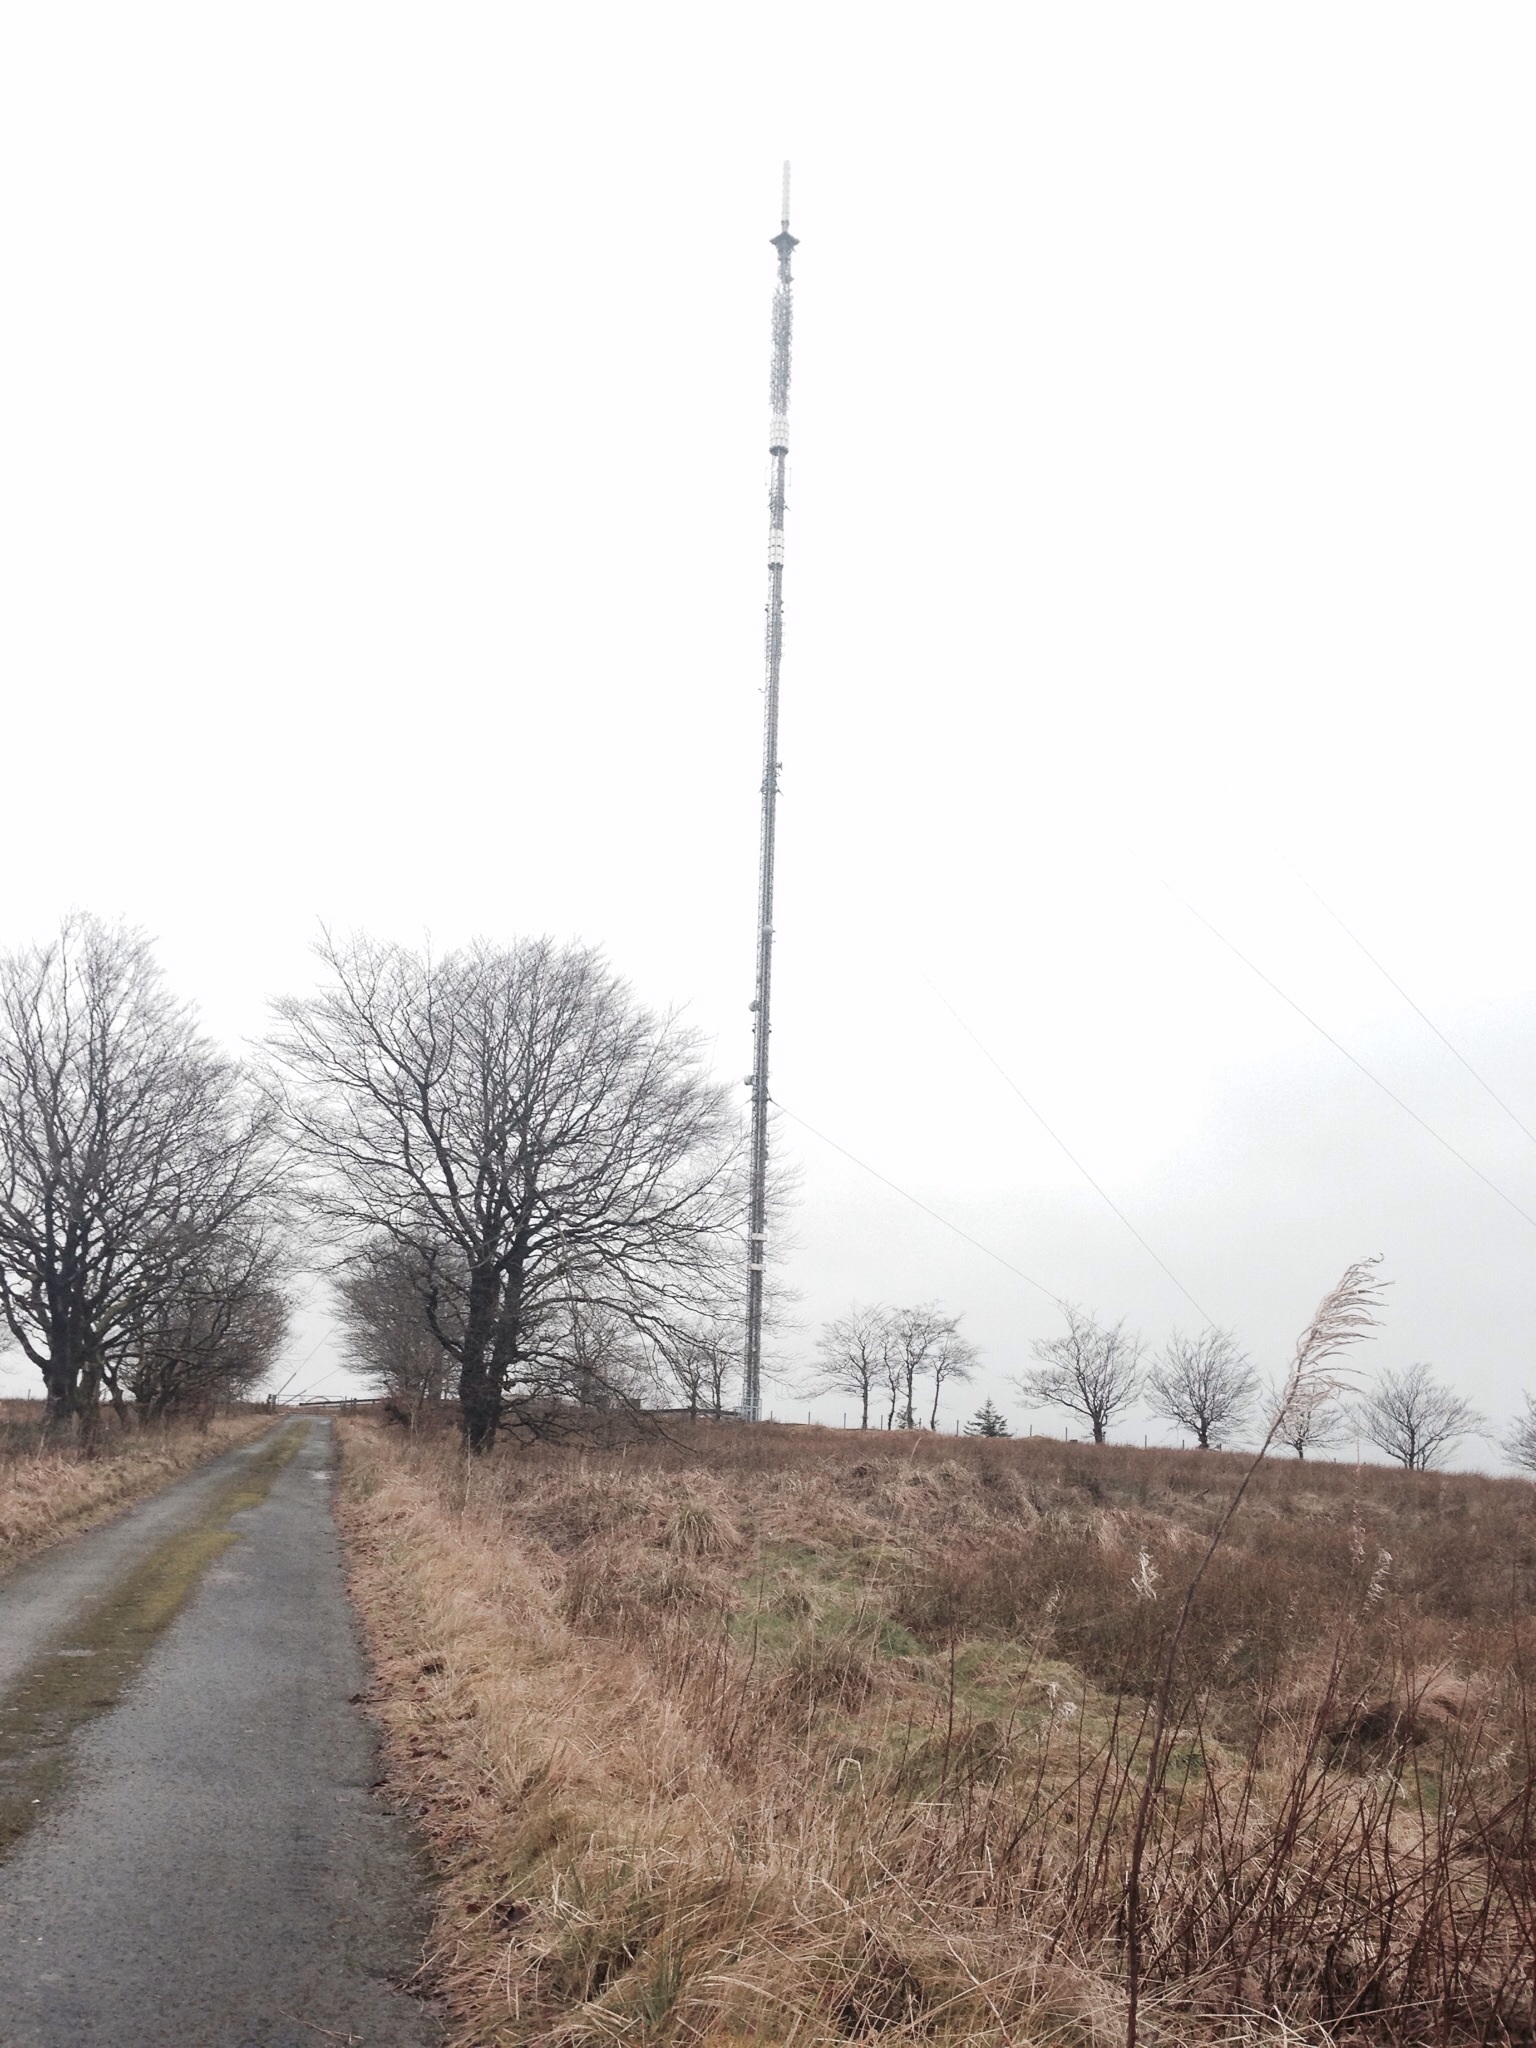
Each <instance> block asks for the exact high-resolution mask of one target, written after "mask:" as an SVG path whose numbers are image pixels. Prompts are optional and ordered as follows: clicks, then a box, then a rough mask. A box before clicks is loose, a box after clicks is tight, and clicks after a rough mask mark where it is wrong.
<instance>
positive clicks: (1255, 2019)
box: [339, 1422, 1536, 2048]
mask: <svg viewBox="0 0 1536 2048" xmlns="http://www.w3.org/2000/svg"><path fill="white" fill-rule="evenodd" d="M342 1441H343V1446H344V1451H343V1474H342V1486H341V1489H340V1495H339V1513H340V1515H341V1519H342V1523H343V1529H344V1533H345V1536H346V1540H347V1543H348V1549H349V1556H350V1561H351V1570H352V1578H353V1588H354V1594H355V1597H356V1600H357V1603H358V1607H359V1611H360V1613H361V1614H362V1616H363V1619H364V1624H365V1627H366V1629H367V1632H368V1636H369V1641H370V1646H371V1650H372V1654H373V1658H374V1666H375V1673H376V1702H375V1709H376V1712H377V1714H378V1717H379V1720H380V1722H381V1724H382V1728H383V1732H384V1741H385V1754H386V1767H387V1772H388V1782H389V1784H390V1787H391V1789H392V1790H393V1791H394V1792H395V1793H396V1794H397V1795H398V1796H399V1797H401V1798H402V1799H403V1800H404V1801H405V1802H406V1803H407V1804H408V1805H409V1806H410V1807H411V1809H412V1810H413V1811H414V1812H415V1814H416V1816H417V1817H418V1820H419V1822H420V1825H421V1827H422V1829H423V1831H424V1834H425V1836H426V1839H427V1842H428V1845H429V1849H430V1852H431V1855H432V1857H433V1860H434V1863H435V1866H436V1869H437V1873H438V1876H439V1880H440V1889H439V1901H440V1903H439V1910H438V1919H437V1927H436V1932H435V1937H434V1942H433V1948H432V1953H431V1956H430V1959H429V1962H428V1965H427V1970H428V1975H429V1977H430V1980H431V1987H432V1989H433V1990H434V1991H436V1992H437V1993H438V1994H439V1995H440V1996H441V1997H442V1998H443V1999H444V2000H445V2002H446V2004H447V2006H448V2008H449V2010H450V2012H451V2013H452V2014H453V2016H454V2023H455V2029H456V2031H455V2036H454V2038H455V2041H456V2042H457V2043H458V2044H460V2048H475V2044H490V2043H498V2044H514V2043H525V2042H526V2043H530V2044H531V2043H535V2042H537V2043H541V2044H542V2043H560V2044H573V2048H574V2044H577V2043H581V2044H586V2043H593V2044H595V2043H598V2042H604V2043H608V2042H613V2041H615V2040H618V2039H619V2038H621V2037H623V2038H626V2039H633V2040H636V2041H646V2042H679V2043H701V2044H725V2043H746V2042H759V2043H765V2044H766V2043H786V2044H787V2043H791V2042H793V2043H795V2044H797V2048H819V2044H827V2048H831V2044H834V2043H842V2042H847V2041H860V2040H873V2039H877V2038H878V2039H882V2040H891V2039H900V2038H911V2039H913V2040H918V2039H921V2040H923V2041H927V2042H942V2043H956V2044H961V2043H963V2044H967V2048H971V2044H976V2048H979V2044H982V2043H987V2044H996V2048H1002V2044H1003V2043H1008V2044H1012V2048H1023V2044H1031V2048H1067V2044H1074V2048H1090V2044H1098V2043H1110V2042H1114V2041H1117V2040H1118V2039H1119V2038H1120V2035H1121V2032H1122V2029H1123V2025H1124V1999H1123V1993H1122V1989H1121V1984H1122V1973H1123V1960H1124V1958H1123V1942H1124V1899H1125V1869H1126V1851H1127V1843H1128V1839H1129V1831H1130V1827H1131V1823H1132V1819H1133V1815H1134V1809H1135V1806H1136V1804H1137V1801H1138V1799H1139V1796H1140V1792H1141V1788H1142V1785H1143V1783H1144V1775H1145V1764H1146V1758H1147V1752H1148V1740H1147V1737H1148V1705H1149V1700H1150V1696H1151V1689H1152V1685H1153V1682H1154V1679H1155V1674H1156V1671H1157V1669H1158V1664H1159V1658H1160V1654H1161V1648H1162V1644H1163V1642H1164V1641H1165V1634H1164V1631H1165V1629H1166V1627H1167V1624H1168V1618H1169V1610H1170V1609H1171V1608H1172V1607H1173V1606H1174V1605H1176V1602H1175V1601H1174V1600H1173V1599H1172V1598H1171V1597H1169V1595H1170V1594H1171V1592H1172V1591H1175V1590H1176V1589H1177V1588H1178V1587H1179V1586H1180V1585H1181V1584H1182V1583H1183V1581H1182V1580H1181V1578H1180V1573H1181V1571H1182V1572H1184V1574H1185V1576H1186V1577H1187V1573H1188V1568H1189V1567H1190V1566H1191V1565H1192V1562H1193V1560H1194V1559H1195V1557H1197V1556H1198V1554H1199V1549H1200V1547H1201V1544H1202V1542H1203V1540H1204V1537H1205V1535H1206V1534H1207V1533H1208V1531H1209V1528H1210V1526H1211V1523H1212V1520H1213V1518H1214V1516H1215V1515H1216V1514H1217V1513H1218V1512H1219V1510H1220V1507H1221V1504H1222V1501H1223V1499H1224V1497H1225V1492H1226V1488H1227V1486H1228V1483H1229V1480H1230V1468H1229V1466H1228V1464H1227V1463H1226V1462H1225V1461H1223V1460H1222V1459H1221V1458H1219V1457H1217V1456H1214V1455H1212V1456H1201V1455H1199V1454H1196V1453H1189V1454H1178V1453H1141V1452H1132V1451H1125V1450H1101V1451H1094V1450H1092V1449H1084V1448H1081V1447H1070V1446H1063V1445H1049V1444H1045V1443H1042V1442H1039V1441H1036V1442H1035V1443H1024V1444H1019V1443H1007V1444H991V1443H965V1444H955V1443H953V1442H949V1441H946V1440H943V1439H935V1438H931V1437H928V1436H926V1435H922V1434H919V1435H917V1436H914V1437H907V1438H901V1437H898V1438H895V1439H893V1438H890V1437H884V1438H883V1439H882V1438H878V1437H869V1438H862V1439H861V1438H860V1437H859V1436H857V1435H854V1434H851V1433H850V1434H849V1435H846V1436H845V1435H842V1434H840V1433H834V1432H817V1431H807V1430H800V1431H788V1430H782V1429H781V1430H773V1429H771V1428H763V1427H761V1426H759V1427H758V1428H757V1429H754V1430H752V1431H750V1432H748V1431H745V1430H742V1429H740V1428H737V1427H733V1426H729V1425H720V1426H716V1427H713V1428H710V1427H701V1428H699V1429H697V1430H694V1431H692V1432H683V1433H681V1434H680V1436H678V1437H676V1438H674V1439H673V1440H672V1441H670V1442H665V1443H662V1442H650V1443H631V1444H629V1445H627V1446H614V1447H612V1448H608V1449H598V1448H594V1449H592V1450H590V1451H589V1452H586V1453H579V1452H576V1451H571V1450H565V1451H561V1452H539V1451H535V1452H528V1451H517V1450H514V1449H508V1450H506V1451H503V1452H500V1453H498V1454H497V1455H496V1456H495V1457H494V1458H492V1459H489V1460H486V1461H482V1462H478V1463H475V1464H473V1465H466V1464H465V1462H464V1461H463V1459H462V1458H460V1457H459V1456H457V1455H456V1453H455V1449H454V1447H453V1445H452V1444H451V1443H450V1442H446V1441H442V1440H438V1441H435V1442H434V1441H421V1440H416V1441H411V1440H409V1439H407V1438H405V1437H404V1436H403V1435H400V1434H390V1433H388V1432H387V1431H386V1430H385V1429H384V1428H383V1427H381V1426H378V1425H374V1424H369V1423H361V1422H359V1423H354V1424H346V1425H344V1426H343V1429H342ZM1531 1498H1532V1494H1531V1489H1529V1488H1528V1487H1525V1486H1524V1485H1522V1484H1521V1483H1519V1482H1505V1481H1494V1480H1482V1479H1476V1478H1471V1477H1465V1478H1461V1477H1458V1478H1425V1479H1420V1478H1418V1477H1412V1476H1407V1475H1396V1474H1392V1473H1387V1472H1382V1471H1379V1470H1366V1471H1363V1472H1362V1471H1356V1470H1353V1469H1351V1468H1347V1467H1329V1468H1326V1469H1314V1468H1311V1467H1307V1468H1298V1467H1296V1466H1294V1465H1279V1464H1271V1465H1268V1466H1266V1468H1265V1469H1264V1470H1263V1472H1262V1473H1261V1475H1260V1479H1259V1481H1258V1483H1257V1484H1256V1487H1255V1494H1254V1498H1253V1501H1252V1506H1251V1512H1248V1511H1245V1517H1244V1520H1243V1522H1242V1524H1241V1528H1240V1530H1239V1531H1238V1532H1237V1533H1235V1535H1234V1539H1233V1544H1232V1548H1231V1550H1230V1551H1229V1552H1227V1553H1226V1554H1225V1555H1224V1558H1223V1561H1222V1563H1221V1566H1220V1568H1219V1569H1218V1570H1214V1571H1213V1573H1212V1575H1211V1577H1210V1579H1209V1581H1208V1582H1207V1585H1206V1587H1204V1588H1203V1589H1202V1594H1201V1600H1200V1606H1199V1610H1198V1614H1197V1619H1196V1626H1195V1627H1194V1628H1193V1629H1192V1630H1191V1633H1190V1636H1189V1639H1188V1644H1187V1652H1186V1654H1185V1655H1184V1657H1183V1659H1182V1661H1181V1665H1180V1671H1179V1676H1178V1686H1177V1697H1176V1700H1175V1704H1174V1711H1173V1715H1172V1718H1171V1722H1170V1728H1169V1736H1168V1741H1167V1743H1166V1745H1165V1749H1164V1752H1163V1756H1164V1766H1163V1769H1162V1770H1161V1773H1160V1776H1159V1781H1158V1784H1157V1786H1156V1787H1155V1797H1154V1800H1153V1804H1152V1822H1151V1834H1150V1840H1149V1844H1148V1850H1147V1860H1146V1864H1145V1868H1144V1872H1143V1889H1144V1896H1145V1897H1146V1899H1147V1900H1149V1901H1150V1909H1149V1916H1148V1926H1147V1943H1146V1946H1147V1989H1146V1995H1145V2002H1144V2005H1143V2036H1144V2038H1147V2039H1152V2040H1161V2041H1162V2042H1163V2043H1165V2044H1185V2043H1189V2044H1202V2048H1204V2044H1211V2043H1217V2042H1220V2043H1228V2042H1237V2041H1246V2042H1253V2043H1258V2042H1270V2041H1272V2042H1274V2043H1277V2044H1278V2043H1279V2042H1281V2041H1288V2042H1291V2043H1296V2042H1299V2041H1301V2040H1308V2041H1322V2040H1324V2039H1326V2040H1329V2041H1332V2042H1338V2043H1360V2044H1364V2043H1367V2042H1369V2043H1372V2044H1378V2043H1383V2042H1391V2043H1404V2044H1425V2048H1427V2044H1430V2043H1434V2044H1438V2048H1446V2044H1452V2043H1467V2044H1470V2043H1472V2042H1504V2043H1511V2042H1516V2041H1521V2042H1529V2041H1531V2040H1532V2039H1536V2016H1533V2010H1532V1972H1531V1963H1530V1958H1531V1955H1532V1954H1533V1953H1536V1827H1533V1789H1532V1762H1533V1755H1536V1741H1533V1734H1536V1713H1533V1705H1536V1702H1533V1699H1532V1695H1531V1690H1530V1683H1529V1680H1530V1674H1531V1671H1532V1668H1533V1665H1532V1658H1533V1653H1536V1635H1533V1629H1532V1589H1533V1582H1536V1545H1533V1523H1532V1517H1531V1506H1530V1503H1531Z"/></svg>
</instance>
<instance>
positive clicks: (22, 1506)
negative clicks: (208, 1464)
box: [0, 1401, 271, 1574]
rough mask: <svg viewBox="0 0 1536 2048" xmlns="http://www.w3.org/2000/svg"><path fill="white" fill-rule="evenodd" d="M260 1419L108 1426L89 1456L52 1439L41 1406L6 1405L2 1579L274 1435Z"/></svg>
mask: <svg viewBox="0 0 1536 2048" xmlns="http://www.w3.org/2000/svg"><path fill="white" fill-rule="evenodd" d="M270 1422H271V1417H270V1416H265V1415H262V1414H260V1413H257V1412H251V1413H242V1414H236V1415H232V1416H226V1417H217V1418H213V1419H210V1420H208V1421H205V1422H182V1423H159V1424H156V1425H154V1426H153V1427H152V1428H149V1429H140V1428H139V1427H138V1426H137V1425H136V1424H133V1425H130V1426H129V1427H128V1428H126V1429H125V1428H123V1427H122V1426H121V1425H120V1424H118V1423H117V1422H116V1421H115V1420H111V1419H109V1420H107V1421H106V1422H105V1423H104V1424H103V1426H102V1428H101V1430H100V1432H99V1434H98V1437H97V1440H96V1442H95V1444H94V1445H93V1446H92V1449H91V1453H90V1455H89V1456H87V1455H86V1454H85V1453H84V1452H83V1451H82V1450H81V1449H80V1448H79V1447H78V1446H76V1445H74V1444H72V1443H69V1442H67V1441H66V1442H59V1441H58V1440H56V1439H51V1438H50V1436H49V1433H48V1431H47V1430H46V1429H45V1428H44V1426H43V1405H42V1403H41V1402H40V1401H0V1574H3V1573H5V1572H6V1571H8V1570H9V1569H10V1568H11V1566H13V1565H15V1564H19V1563H20V1562H21V1560H22V1558H24V1557H30V1556H31V1554H32V1553H33V1552H34V1551H37V1550H43V1549H46V1547H47V1546H48V1545H49V1544H50V1543H58V1542H60V1541H61V1540H62V1539H63V1538H64V1537H66V1536H77V1535H78V1534H79V1533H80V1531H81V1530H82V1529H88V1528H89V1527H90V1526H91V1525H92V1523H95V1522H100V1521H104V1520H105V1519H106V1518H107V1516H108V1515H112V1514H116V1513H117V1511H118V1509H119V1508H123V1507H126V1506H128V1504H129V1503H130V1502H131V1501H135V1500H140V1499H142V1498H143V1497H144V1495H145V1494H149V1493H155V1492H157V1491H158V1490H159V1488H160V1487H162V1486H166V1485H168V1484H169V1483H170V1481H171V1480H173V1479H175V1478H177V1477H178V1476H179V1475H180V1474H181V1473H183V1472H186V1471H188V1470H190V1469H191V1467H192V1466H194V1465H201V1464H202V1463H204V1461H205V1460H206V1459H208V1458H213V1457H217V1455H218V1454H219V1452H220V1451H227V1450H229V1449H230V1448H231V1447H232V1446H233V1445H235V1444H238V1443H245V1442H247V1441H248V1440H249V1439H250V1438H251V1437H253V1436H255V1435H258V1434H259V1433H260V1431H261V1430H263V1429H265V1428H267V1427H269V1425H270Z"/></svg>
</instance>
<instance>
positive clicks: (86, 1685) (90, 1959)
mask: <svg viewBox="0 0 1536 2048" xmlns="http://www.w3.org/2000/svg"><path fill="white" fill-rule="evenodd" d="M330 1488H331V1443H330V1429H329V1425H328V1424H326V1423H323V1422H307V1421H299V1422H290V1423H287V1424H284V1425H281V1426H280V1427H279V1428H278V1429H276V1430H275V1431H274V1432H272V1433H271V1434H270V1435H269V1436H267V1437H265V1438H263V1439H262V1440H261V1441H260V1442H259V1443H257V1444H255V1445H252V1446H248V1447H246V1448H243V1449H241V1450H239V1451H234V1452H230V1453H228V1454H227V1455H226V1456H224V1457H222V1458H219V1459H217V1460H215V1461H214V1463H213V1464H211V1465H209V1466H207V1467H204V1468H203V1469H202V1470H201V1471H200V1472H198V1473H195V1474H194V1475H193V1476H192V1477H191V1478H189V1479H185V1480H183V1481H181V1482H180V1483H179V1484H178V1485H176V1486H174V1487H171V1488H169V1489H168V1490H167V1491H166V1492H165V1493H163V1494H160V1495H158V1496H156V1498H155V1499H153V1500H151V1501H147V1502H145V1503H143V1504H142V1505H141V1506H139V1507H137V1508H134V1509H132V1510H130V1511H129V1512H128V1513H127V1514H125V1515H123V1516H121V1517H119V1518H118V1519H117V1520H116V1521H114V1522H112V1523H109V1524H107V1525H106V1526H104V1527H102V1528H99V1529H95V1530H93V1531H91V1532H90V1534H88V1535H86V1536H82V1537H79V1538H78V1539H76V1540H75V1541H74V1542H71V1543H67V1544H64V1545H62V1546H60V1547H59V1548H58V1549H56V1550H54V1551H51V1552H48V1553H45V1554H44V1555H43V1556H41V1557H39V1558H36V1559H34V1560H33V1561H32V1562H31V1563H30V1564H27V1565H24V1566H22V1567H21V1568H20V1569H19V1570H17V1571H15V1572H13V1573H11V1574H9V1575H8V1576H7V1577H5V1578H0V2048H98V2044H100V2048H321V2044H323V2043H325V2042H326V2041H333V2042H334V2041H340V2042H350V2043H353V2044H355V2048H429V2044H436V2043H438V2042H439V2041H440V2040H441V2033H440V2030H439V2028H438V2026H437V2023H436V2022H435V2021H434V2020H433V2018H432V2016H431V2014H430V2013H429V2012H428V2011H427V2009H426V2008H425V2007H424V2006H423V2005H422V2004H421V2003H419V2002H418V2001H417V2000H416V1999H415V1998H413V1997H411V1996H410V1995H409V1994H408V1993H407V1992H406V1991H404V1990H402V1989H400V1988H398V1987H399V1986H400V1985H401V1984H402V1983H403V1982H404V1981H405V1980H407V1979H409V1977H410V1976H411V1974H412V1972H413V1971H414V1970H415V1968H416V1967H417V1965H418V1964H419V1962H420V1960H421V1953H422V1942H423V1939H424V1937H425V1931H426V1921H427V1908H428V1901H427V1895H426V1888H425V1882H424V1878H423V1874H422V1871H421V1869H420V1867H419V1864H418V1862H417V1860H416V1856H415V1852H414V1849H413V1846H412V1844H411V1841H410V1839H409V1837H408V1834H407V1831H406V1829H405V1827H404V1824H403V1823H402V1822H401V1821H400V1820H399V1819H398V1818H397V1817H396V1816H394V1815H392V1814H391V1813H389V1812H387V1811H386V1810H385V1809H384V1808H383V1807H382V1806H381V1805H380V1804H379V1803H378V1801H376V1800H375V1799H373V1798H371V1797H370V1794H369V1789H368V1788H369V1786H370V1784H371V1782H372V1781H373V1780H374V1778H375V1777H376V1775H377V1769H376V1765H375V1762H374V1751H373V1742H372V1738H371V1735H370V1731H369V1729H368V1726H367V1724H366V1722H365V1721H364V1719H363V1717H362V1715H361V1713H360V1711H359V1710H358V1708H357V1706H356V1705H354V1704H352V1701H353V1700H354V1699H355V1697H356V1696H357V1695H358V1694H359V1693H360V1692H361V1691H362V1689H363V1686H364V1685H365V1683H366V1678H365V1673H364V1667H363V1661H362V1657H361V1655H360V1652H359V1649H358V1645H357V1642H356V1639H355V1637H354V1634H353V1629H352V1621H351V1616H350V1613H349V1610H348V1607H347V1601H346V1593H345V1589H344V1586H343V1581H342V1564H341V1553H340V1547H339V1544H338V1542H337V1538H336V1532H335V1529H334V1527H333V1525H332V1522H331V1518H330V1511H329V1497H330Z"/></svg>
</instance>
